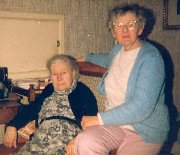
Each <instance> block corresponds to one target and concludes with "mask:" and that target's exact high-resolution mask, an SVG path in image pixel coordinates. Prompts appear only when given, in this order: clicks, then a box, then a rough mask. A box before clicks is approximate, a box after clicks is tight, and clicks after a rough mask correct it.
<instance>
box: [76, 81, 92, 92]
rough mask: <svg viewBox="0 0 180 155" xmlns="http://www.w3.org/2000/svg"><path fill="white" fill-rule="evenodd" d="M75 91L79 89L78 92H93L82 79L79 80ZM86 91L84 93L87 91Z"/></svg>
mask: <svg viewBox="0 0 180 155" xmlns="http://www.w3.org/2000/svg"><path fill="white" fill-rule="evenodd" d="M75 91H77V92H79V91H80V92H84V91H85V92H87V91H88V92H91V90H90V88H89V87H88V86H87V85H85V84H84V83H82V82H80V81H78V82H77V87H76V89H75ZM85 92H84V93H85Z"/></svg>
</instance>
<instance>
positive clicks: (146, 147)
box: [74, 125, 162, 155]
mask: <svg viewBox="0 0 180 155" xmlns="http://www.w3.org/2000/svg"><path fill="white" fill-rule="evenodd" d="M161 147H162V144H151V143H145V142H144V141H143V140H142V138H141V137H140V136H139V135H138V134H137V133H136V132H134V131H131V130H128V129H125V128H121V127H119V126H114V125H100V126H93V127H89V128H87V129H86V130H84V131H83V132H82V133H80V134H79V135H78V136H77V139H76V141H75V150H74V151H75V155H109V153H110V152H111V150H117V152H116V155H157V154H158V153H159V152H160V149H161Z"/></svg>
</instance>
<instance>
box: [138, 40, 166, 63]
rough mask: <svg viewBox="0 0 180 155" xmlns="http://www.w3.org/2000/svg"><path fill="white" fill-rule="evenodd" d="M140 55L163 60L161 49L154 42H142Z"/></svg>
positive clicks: (148, 58) (149, 58)
mask: <svg viewBox="0 0 180 155" xmlns="http://www.w3.org/2000/svg"><path fill="white" fill-rule="evenodd" d="M139 55H141V56H142V57H143V58H144V59H146V60H150V61H153V60H154V61H159V62H163V58H162V55H161V53H160V51H159V50H158V49H157V48H156V47H155V46H154V45H153V44H151V43H149V42H147V41H143V42H142V46H141V48H140V52H139Z"/></svg>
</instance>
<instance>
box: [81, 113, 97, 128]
mask: <svg viewBox="0 0 180 155" xmlns="http://www.w3.org/2000/svg"><path fill="white" fill-rule="evenodd" d="M94 125H99V121H98V117H97V116H83V118H82V121H81V126H82V128H83V130H84V129H86V128H87V127H90V126H94Z"/></svg>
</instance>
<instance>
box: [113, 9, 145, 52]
mask: <svg viewBox="0 0 180 155" xmlns="http://www.w3.org/2000/svg"><path fill="white" fill-rule="evenodd" d="M113 25H114V28H113V29H112V34H113V36H114V37H115V39H116V40H117V41H118V42H119V44H121V45H123V46H124V48H125V50H132V49H135V48H137V47H139V46H140V40H139V39H138V36H139V35H141V33H142V32H143V29H144V27H143V26H142V24H141V23H139V21H138V19H137V17H136V16H135V15H134V14H133V13H131V12H127V13H125V14H123V15H119V16H118V17H117V18H116V19H115V20H114V23H113Z"/></svg>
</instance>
